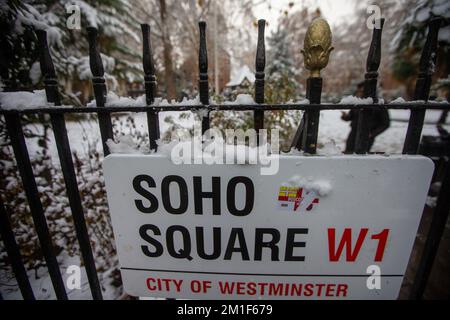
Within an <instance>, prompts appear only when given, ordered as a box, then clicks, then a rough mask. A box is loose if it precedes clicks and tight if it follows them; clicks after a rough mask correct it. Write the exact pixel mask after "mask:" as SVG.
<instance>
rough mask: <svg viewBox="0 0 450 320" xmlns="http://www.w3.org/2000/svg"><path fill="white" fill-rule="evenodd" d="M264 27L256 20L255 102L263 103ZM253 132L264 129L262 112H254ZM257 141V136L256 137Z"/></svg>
mask: <svg viewBox="0 0 450 320" xmlns="http://www.w3.org/2000/svg"><path fill="white" fill-rule="evenodd" d="M265 27H266V20H264V19H260V20H258V44H257V46H256V59H255V70H256V73H255V102H256V103H264V78H265V73H264V69H265V67H266V47H265V43H264V31H265ZM254 122H255V130H256V131H257V132H259V130H260V129H264V111H263V110H256V111H255V112H254ZM258 141H259V135H258Z"/></svg>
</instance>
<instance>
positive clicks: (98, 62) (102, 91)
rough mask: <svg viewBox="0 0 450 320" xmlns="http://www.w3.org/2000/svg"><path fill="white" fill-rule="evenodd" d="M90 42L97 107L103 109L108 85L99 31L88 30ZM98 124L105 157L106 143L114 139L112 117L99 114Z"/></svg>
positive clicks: (92, 28) (106, 152)
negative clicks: (99, 41) (99, 42)
mask: <svg viewBox="0 0 450 320" xmlns="http://www.w3.org/2000/svg"><path fill="white" fill-rule="evenodd" d="M87 33H88V41H89V64H90V67H91V72H92V85H93V88H94V96H95V101H96V103H97V107H99V108H102V107H104V106H105V103H106V84H105V78H104V77H103V75H104V73H105V72H104V69H103V62H102V57H101V56H100V52H99V51H98V47H97V34H98V32H97V29H96V28H94V27H88V28H87ZM98 122H99V126H100V135H101V137H102V144H103V153H104V155H105V157H106V156H107V155H108V154H109V153H110V152H109V149H108V145H107V144H106V141H107V140H108V139H113V129H112V123H111V116H110V114H109V113H98Z"/></svg>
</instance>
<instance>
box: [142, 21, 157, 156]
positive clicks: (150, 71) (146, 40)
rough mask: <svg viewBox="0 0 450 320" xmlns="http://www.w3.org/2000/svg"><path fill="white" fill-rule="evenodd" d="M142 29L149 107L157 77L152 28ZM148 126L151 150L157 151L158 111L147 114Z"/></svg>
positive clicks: (143, 61) (146, 99)
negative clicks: (151, 36) (151, 37)
mask: <svg viewBox="0 0 450 320" xmlns="http://www.w3.org/2000/svg"><path fill="white" fill-rule="evenodd" d="M141 29H142V39H143V46H142V47H143V49H142V65H143V67H144V81H145V84H144V85H145V101H146V103H147V105H152V104H153V102H154V101H155V95H156V77H155V66H154V63H153V54H152V46H151V41H150V26H149V25H148V24H146V23H144V24H141ZM147 124H148V136H149V139H150V150H155V151H156V150H157V148H158V145H157V143H156V141H157V140H158V139H159V118H158V113H157V112H156V111H148V112H147Z"/></svg>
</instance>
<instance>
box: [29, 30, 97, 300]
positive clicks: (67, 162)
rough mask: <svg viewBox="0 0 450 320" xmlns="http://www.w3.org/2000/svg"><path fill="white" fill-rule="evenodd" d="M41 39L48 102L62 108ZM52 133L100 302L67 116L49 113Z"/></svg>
mask: <svg viewBox="0 0 450 320" xmlns="http://www.w3.org/2000/svg"><path fill="white" fill-rule="evenodd" d="M36 34H37V36H38V48H39V52H40V65H41V72H42V74H43V76H44V86H45V93H46V95H47V101H48V102H49V103H53V104H54V105H55V106H60V105H61V101H60V96H59V92H58V81H57V78H56V72H55V68H54V65H53V61H52V57H51V55H50V51H49V48H48V44H47V32H46V31H44V30H36ZM50 120H51V123H52V128H53V133H54V136H55V143H56V148H57V150H58V156H59V160H60V163H61V170H62V173H63V176H64V182H65V185H66V190H67V197H68V199H69V205H70V209H71V211H72V217H73V221H74V224H75V232H76V234H77V239H78V242H79V244H80V251H81V254H82V257H83V261H84V264H85V269H86V274H87V277H88V280H89V285H90V287H91V292H92V297H93V298H94V299H97V300H101V299H102V291H101V289H100V283H99V281H98V277H97V270H96V268H95V261H94V256H93V254H92V249H91V244H90V241H89V234H88V230H87V227H86V220H85V218H84V212H83V207H82V204H81V197H80V192H79V190H78V182H77V178H76V174H75V169H74V166H73V160H72V152H71V150H70V144H69V139H68V136H67V128H66V123H65V120H64V114H60V113H58V114H56V113H55V114H52V113H50Z"/></svg>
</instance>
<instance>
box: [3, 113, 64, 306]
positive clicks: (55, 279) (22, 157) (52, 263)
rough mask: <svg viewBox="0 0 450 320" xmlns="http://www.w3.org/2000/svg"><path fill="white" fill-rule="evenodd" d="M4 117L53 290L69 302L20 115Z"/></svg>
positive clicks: (10, 114)
mask: <svg viewBox="0 0 450 320" xmlns="http://www.w3.org/2000/svg"><path fill="white" fill-rule="evenodd" d="M4 117H5V122H6V129H7V131H8V135H9V138H10V140H11V145H12V147H13V150H14V156H15V158H16V162H17V168H18V169H19V172H20V176H21V178H22V184H23V188H24V190H25V194H26V196H27V199H28V204H29V206H30V211H31V215H32V217H33V222H34V226H35V228H36V233H37V235H38V238H39V242H40V245H41V249H42V253H43V255H44V258H45V262H46V264H47V267H48V272H49V274H50V278H51V280H52V283H53V288H54V289H55V293H56V297H57V298H58V299H60V300H67V293H66V289H65V288H64V282H63V280H62V277H61V272H60V270H59V266H58V261H57V260H56V255H55V252H54V249H53V245H52V240H51V238H50V231H49V230H48V225H47V221H46V220H45V215H44V209H43V207H42V202H41V200H40V199H39V193H38V189H37V185H36V180H35V179H34V175H33V169H32V167H31V161H30V157H29V154H28V149H27V146H26V143H25V138H24V135H23V129H22V124H21V122H20V117H19V113H18V112H12V113H9V114H5V115H4Z"/></svg>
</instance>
